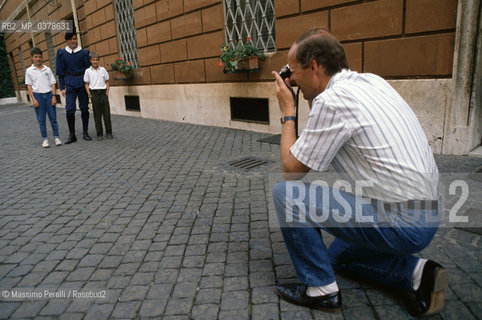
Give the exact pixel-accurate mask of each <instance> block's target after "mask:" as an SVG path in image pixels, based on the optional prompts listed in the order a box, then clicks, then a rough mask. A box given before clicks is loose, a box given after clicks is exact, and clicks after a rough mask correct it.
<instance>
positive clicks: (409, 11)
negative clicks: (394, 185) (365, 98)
mask: <svg viewBox="0 0 482 320" xmlns="http://www.w3.org/2000/svg"><path fill="white" fill-rule="evenodd" d="M13 1H14V0H7V2H6V7H8V6H10V7H11V6H12V3H13ZM132 4H133V8H134V20H135V28H136V38H137V47H138V57H139V61H138V62H139V65H140V68H139V69H138V70H136V73H135V81H134V82H133V83H132V84H135V85H149V84H176V83H177V84H183V83H213V82H244V81H267V80H271V79H272V76H271V71H272V70H278V69H279V67H280V66H282V65H284V64H285V63H286V55H287V51H288V49H289V47H290V46H291V44H292V43H293V41H294V40H295V39H296V38H297V36H299V34H300V33H301V32H302V31H303V30H306V29H308V28H311V27H323V28H327V29H329V30H330V31H331V32H332V33H333V34H334V35H335V36H336V37H337V38H338V39H339V40H340V41H341V42H342V44H343V46H344V48H345V51H346V54H347V58H348V62H349V64H350V67H351V69H353V70H356V71H360V72H373V73H376V74H379V75H381V76H383V77H386V78H389V79H410V78H450V77H451V75H452V60H453V56H454V41H455V25H456V14H457V0H443V1H439V0H358V1H353V0H324V1H319V0H276V1H275V15H276V25H275V28H276V46H277V51H276V52H275V53H270V54H268V58H267V59H266V60H265V61H263V62H262V64H261V67H262V71H261V72H258V73H253V74H249V75H248V74H224V73H223V72H222V68H221V67H219V66H218V62H219V59H218V57H219V54H220V51H219V47H220V44H221V43H223V42H224V41H225V35H224V14H223V1H222V0H158V1H152V0H133V1H132ZM76 5H77V10H78V17H79V24H80V30H81V31H82V35H81V41H82V45H83V47H85V48H87V49H89V50H90V51H96V52H98V53H99V54H100V56H101V65H103V66H105V67H107V68H108V69H109V64H110V63H112V62H113V61H114V60H115V59H117V58H118V57H119V48H118V40H117V29H116V20H115V12H114V3H113V0H100V1H99V0H87V1H81V0H77V1H76ZM30 12H31V18H32V19H34V20H42V19H49V20H60V19H71V18H72V10H71V6H70V1H69V0H62V1H59V2H58V6H53V5H51V4H49V2H46V1H31V4H30ZM3 18H4V19H6V18H5V17H3ZM17 19H27V18H26V13H24V14H23V15H22V16H21V17H17ZM52 36H53V42H54V46H55V47H56V49H57V48H60V47H63V46H65V41H64V39H63V34H61V33H54V34H52ZM29 41H30V42H29ZM35 44H36V45H37V46H39V47H40V48H41V49H42V50H44V52H45V54H44V56H45V63H46V64H47V65H49V64H50V63H49V56H48V50H47V49H48V48H47V43H46V40H45V34H42V33H39V34H35ZM6 45H7V48H8V49H7V50H8V52H9V53H11V55H10V57H11V58H10V59H12V57H13V61H11V63H12V64H13V65H14V66H15V69H16V72H17V74H18V75H22V74H23V70H22V67H21V64H20V54H19V51H20V50H21V51H22V52H23V57H24V59H25V65H26V66H28V65H30V57H29V50H30V47H31V36H30V34H28V33H23V34H19V33H15V34H7V36H6ZM14 82H16V81H14ZM122 84H124V83H118V82H116V81H113V85H122Z"/></svg>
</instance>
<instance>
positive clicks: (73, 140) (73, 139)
mask: <svg viewBox="0 0 482 320" xmlns="http://www.w3.org/2000/svg"><path fill="white" fill-rule="evenodd" d="M76 141H77V137H76V136H75V135H73V136H69V137H68V138H67V141H65V144H69V143H73V142H76Z"/></svg>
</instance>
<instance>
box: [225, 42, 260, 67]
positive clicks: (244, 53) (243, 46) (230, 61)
mask: <svg viewBox="0 0 482 320" xmlns="http://www.w3.org/2000/svg"><path fill="white" fill-rule="evenodd" d="M249 57H258V58H260V59H264V58H265V55H264V54H263V52H262V51H261V50H260V49H258V48H257V47H255V46H254V44H253V42H252V41H251V37H247V38H246V42H244V43H241V42H237V41H235V42H234V46H232V45H230V44H229V43H226V42H225V43H223V44H222V45H221V56H220V57H219V60H220V62H219V66H222V67H223V68H224V70H227V71H231V72H234V71H236V70H239V68H238V63H239V61H241V60H243V59H245V58H249Z"/></svg>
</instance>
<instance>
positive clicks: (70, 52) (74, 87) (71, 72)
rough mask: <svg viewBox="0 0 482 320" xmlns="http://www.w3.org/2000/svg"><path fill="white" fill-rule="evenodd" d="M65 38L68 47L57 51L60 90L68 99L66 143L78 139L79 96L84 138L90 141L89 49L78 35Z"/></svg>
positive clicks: (67, 34)
mask: <svg viewBox="0 0 482 320" xmlns="http://www.w3.org/2000/svg"><path fill="white" fill-rule="evenodd" d="M65 40H66V41H67V47H65V49H59V50H58V51H57V61H56V64H55V66H56V68H55V69H56V72H57V75H58V76H59V84H60V91H61V92H62V95H63V96H64V97H65V99H66V106H65V110H66V113H67V115H66V116H67V124H68V126H69V134H70V135H69V138H68V139H67V141H65V144H69V143H72V142H76V141H77V137H76V136H75V111H76V103H75V102H76V100H77V98H79V108H80V112H81V116H82V126H83V129H84V135H83V137H84V140H87V141H90V140H92V138H91V137H90V136H89V133H88V129H89V110H88V107H87V104H88V102H89V98H88V96H87V92H86V91H85V86H84V72H85V69H87V68H89V67H90V62H89V51H88V50H85V49H82V48H81V47H79V46H78V44H77V35H76V33H75V30H74V32H73V33H66V34H65Z"/></svg>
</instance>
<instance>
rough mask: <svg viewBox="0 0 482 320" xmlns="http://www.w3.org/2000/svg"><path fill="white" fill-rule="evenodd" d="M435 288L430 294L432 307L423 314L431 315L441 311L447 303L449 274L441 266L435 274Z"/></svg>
mask: <svg viewBox="0 0 482 320" xmlns="http://www.w3.org/2000/svg"><path fill="white" fill-rule="evenodd" d="M433 278H434V279H433V289H432V293H431V296H430V308H429V309H428V310H427V312H425V313H424V314H423V316H430V315H433V314H436V313H438V312H440V311H441V310H442V309H443V308H444V305H445V295H444V290H445V289H447V287H448V285H449V274H448V272H447V270H445V269H443V268H441V269H439V270H437V271H436V272H435V273H434V275H433Z"/></svg>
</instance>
